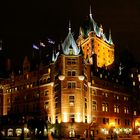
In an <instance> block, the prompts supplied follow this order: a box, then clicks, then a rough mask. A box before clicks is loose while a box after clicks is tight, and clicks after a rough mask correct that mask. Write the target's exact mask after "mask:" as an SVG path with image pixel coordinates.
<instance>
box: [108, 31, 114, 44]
mask: <svg viewBox="0 0 140 140" xmlns="http://www.w3.org/2000/svg"><path fill="white" fill-rule="evenodd" d="M108 43H109V44H111V45H113V41H112V37H111V29H110V30H109V39H108Z"/></svg>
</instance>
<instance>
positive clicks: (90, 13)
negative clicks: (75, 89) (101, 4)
mask: <svg viewBox="0 0 140 140" xmlns="http://www.w3.org/2000/svg"><path fill="white" fill-rule="evenodd" d="M89 15H90V17H92V12H91V5H90V7H89Z"/></svg>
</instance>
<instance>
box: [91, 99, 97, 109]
mask: <svg viewBox="0 0 140 140" xmlns="http://www.w3.org/2000/svg"><path fill="white" fill-rule="evenodd" d="M92 110H93V111H97V102H96V101H92Z"/></svg>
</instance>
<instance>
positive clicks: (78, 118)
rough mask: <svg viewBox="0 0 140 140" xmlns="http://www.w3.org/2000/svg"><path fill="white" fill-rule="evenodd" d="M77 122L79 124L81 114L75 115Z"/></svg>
mask: <svg viewBox="0 0 140 140" xmlns="http://www.w3.org/2000/svg"><path fill="white" fill-rule="evenodd" d="M77 122H81V113H79V112H78V113H77Z"/></svg>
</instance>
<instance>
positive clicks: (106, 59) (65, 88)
mask: <svg viewBox="0 0 140 140" xmlns="http://www.w3.org/2000/svg"><path fill="white" fill-rule="evenodd" d="M90 21H91V24H92V28H91V30H90V31H89V32H87V36H82V33H83V32H81V34H80V36H79V37H78V39H77V43H76V42H75V40H74V38H73V35H72V33H71V26H70V25H69V32H68V35H67V37H66V39H65V40H64V42H63V43H62V44H61V45H62V53H60V52H58V53H56V54H55V53H54V52H53V54H52V60H51V63H50V64H49V65H47V66H44V65H42V64H40V65H39V66H38V67H37V69H36V70H35V71H30V63H29V60H28V58H27V57H25V59H24V62H23V70H22V73H19V74H18V75H15V74H14V73H12V74H11V77H10V78H9V79H5V80H3V81H2V82H1V84H0V115H1V116H7V115H15V116H16V115H17V116H21V118H22V120H23V121H24V123H25V124H28V121H30V120H31V119H33V118H36V117H37V118H39V119H41V120H43V121H45V122H46V121H47V122H49V123H50V125H51V127H50V128H48V126H47V128H46V126H44V129H43V132H42V130H38V129H37V128H34V129H35V133H40V132H41V133H42V134H44V135H45V134H46V133H48V131H52V132H53V133H54V134H55V135H56V136H59V135H61V136H62V137H79V136H80V137H84V138H86V137H89V136H95V137H96V136H102V137H104V136H106V135H110V134H111V133H114V132H115V133H117V134H120V135H121V134H122V135H123V134H131V133H132V131H133V129H134V128H135V126H134V123H135V122H134V118H136V117H137V110H136V108H133V107H132V94H130V92H129V91H128V90H127V89H125V88H124V87H123V86H121V85H120V84H119V76H118V77H117V78H116V77H113V75H111V73H110V72H109V71H108V70H106V69H104V67H105V68H107V67H109V66H110V65H111V64H113V62H114V44H113V42H112V39H111V36H109V39H108V40H107V39H106V37H105V35H104V34H103V30H102V27H100V28H98V27H97V25H96V23H95V22H94V20H93V19H92V15H91V14H90ZM93 25H94V26H93ZM93 27H94V28H93ZM92 29H93V30H92ZM81 30H82V29H81ZM98 30H99V31H98ZM77 44H78V45H77ZM94 57H96V60H97V62H96V64H97V66H94V65H93V64H95V62H94V61H95V59H93V58H94ZM102 67H103V69H102ZM16 122H17V120H16ZM19 123H20V119H19ZM137 125H138V123H137ZM25 128H26V129H25V131H26V133H30V131H31V130H30V127H29V126H28V125H26V127H25ZM48 129H49V130H48ZM29 130H30V131H29ZM8 131H10V132H9V133H8ZM11 131H15V132H13V133H11ZM18 131H19V129H18V128H17V129H15V130H13V129H12V130H11V128H10V129H8V130H6V129H4V131H3V133H4V134H5V135H9V134H10V135H14V134H16V135H19V133H20V134H21V130H20V132H19V133H18ZM36 131H39V132H36Z"/></svg>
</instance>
